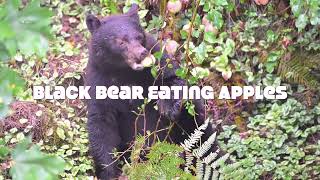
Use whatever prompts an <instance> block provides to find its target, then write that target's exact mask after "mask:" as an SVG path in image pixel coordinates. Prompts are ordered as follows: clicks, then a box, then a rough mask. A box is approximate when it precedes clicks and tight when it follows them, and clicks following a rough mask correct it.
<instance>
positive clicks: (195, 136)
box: [181, 119, 209, 152]
mask: <svg viewBox="0 0 320 180" xmlns="http://www.w3.org/2000/svg"><path fill="white" fill-rule="evenodd" d="M208 124H209V119H208V120H206V121H205V123H204V124H203V125H201V126H200V127H199V128H198V129H196V130H195V131H194V132H193V133H192V134H191V136H190V137H189V139H186V140H184V143H182V144H181V146H182V147H183V148H184V149H185V150H186V151H188V152H191V149H192V148H193V147H194V146H195V145H196V144H197V143H198V142H199V141H200V139H201V137H202V135H203V134H204V132H203V130H206V129H207V127H208Z"/></svg>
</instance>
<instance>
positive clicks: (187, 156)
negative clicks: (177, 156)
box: [184, 152, 194, 173]
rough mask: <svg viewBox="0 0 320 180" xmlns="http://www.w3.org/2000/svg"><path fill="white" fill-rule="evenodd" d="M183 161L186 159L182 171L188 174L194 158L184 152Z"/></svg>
mask: <svg viewBox="0 0 320 180" xmlns="http://www.w3.org/2000/svg"><path fill="white" fill-rule="evenodd" d="M185 159H186V164H185V168H184V171H185V172H188V173H189V172H190V170H189V167H190V166H192V164H193V160H194V156H193V155H192V153H190V152H186V157H185Z"/></svg>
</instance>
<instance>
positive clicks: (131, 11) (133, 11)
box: [126, 4, 139, 20]
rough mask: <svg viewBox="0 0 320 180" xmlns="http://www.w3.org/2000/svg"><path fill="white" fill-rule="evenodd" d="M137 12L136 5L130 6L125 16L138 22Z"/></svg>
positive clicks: (137, 7)
mask: <svg viewBox="0 0 320 180" xmlns="http://www.w3.org/2000/svg"><path fill="white" fill-rule="evenodd" d="M138 10H139V6H138V5H137V4H132V5H131V8H130V9H129V11H128V12H127V13H126V14H127V15H128V16H131V17H133V18H136V19H137V20H139V15H138Z"/></svg>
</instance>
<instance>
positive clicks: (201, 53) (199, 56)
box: [193, 42, 207, 64]
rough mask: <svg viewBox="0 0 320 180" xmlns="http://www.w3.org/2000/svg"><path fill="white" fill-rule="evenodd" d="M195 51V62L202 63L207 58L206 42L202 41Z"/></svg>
mask: <svg viewBox="0 0 320 180" xmlns="http://www.w3.org/2000/svg"><path fill="white" fill-rule="evenodd" d="M193 52H194V53H195V57H196V58H195V59H194V60H195V63H196V64H202V63H203V61H204V60H205V59H206V56H207V51H206V45H205V43H203V42H202V43H201V44H200V45H199V46H197V47H196V48H194V49H193Z"/></svg>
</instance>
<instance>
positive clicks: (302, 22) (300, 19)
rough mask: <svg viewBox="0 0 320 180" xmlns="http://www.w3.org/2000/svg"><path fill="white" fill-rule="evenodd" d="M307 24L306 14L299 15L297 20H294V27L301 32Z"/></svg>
mask: <svg viewBox="0 0 320 180" xmlns="http://www.w3.org/2000/svg"><path fill="white" fill-rule="evenodd" d="M307 22H308V17H307V16H306V14H300V15H299V17H298V19H297V20H296V23H295V25H296V27H297V28H298V30H299V31H301V30H302V29H304V28H305V27H306V26H307Z"/></svg>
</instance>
